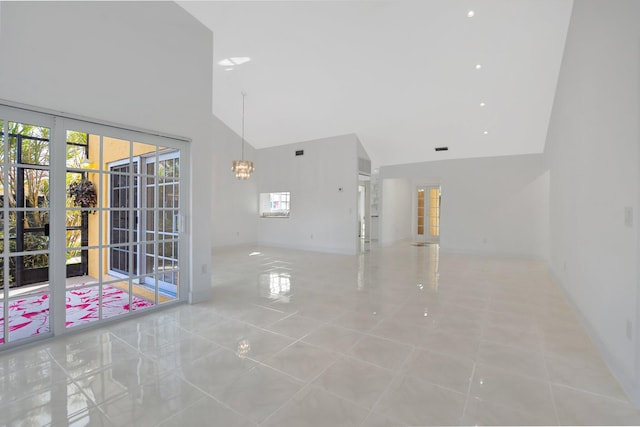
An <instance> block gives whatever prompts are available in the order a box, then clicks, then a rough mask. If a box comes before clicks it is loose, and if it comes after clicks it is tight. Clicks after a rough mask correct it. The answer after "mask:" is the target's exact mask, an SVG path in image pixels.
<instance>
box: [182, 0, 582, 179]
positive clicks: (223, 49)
mask: <svg viewBox="0 0 640 427" xmlns="http://www.w3.org/2000/svg"><path fill="white" fill-rule="evenodd" d="M178 4H179V5H180V6H182V7H183V8H184V9H185V10H187V11H188V12H189V13H191V14H192V15H193V16H195V17H196V18H197V19H198V20H200V21H201V22H202V23H203V24H204V25H206V26H207V27H208V28H210V29H211V30H212V31H213V34H214V36H213V37H214V72H213V80H214V81H213V113H214V114H215V115H216V116H218V117H219V118H220V119H221V120H222V121H224V122H225V123H226V124H227V125H228V126H230V127H231V128H232V129H233V130H234V131H236V132H237V133H238V134H240V132H241V118H242V95H241V92H243V91H244V92H246V93H247V96H246V115H245V118H246V121H245V137H246V140H247V141H248V142H249V143H250V144H251V145H252V146H254V147H255V148H265V147H271V146H276V145H282V144H290V143H294V142H300V141H307V140H312V139H318V138H326V137H331V136H336V135H342V134H349V133H355V134H356V135H357V136H358V137H359V139H360V141H361V142H362V144H363V146H364V147H365V149H366V150H367V152H368V154H369V156H370V157H371V159H372V162H373V164H374V166H384V165H392V164H404V163H413V162H420V161H428V160H438V159H453V158H472V157H487V156H502V155H514V154H527V153H540V152H542V151H543V150H544V144H545V138H546V133H547V127H548V122H549V117H550V115H551V108H552V104H553V97H554V94H555V87H556V81H557V78H558V73H559V69H560V63H561V60H562V53H563V50H564V42H565V38H566V34H567V28H568V24H569V18H570V14H571V8H572V4H573V1H572V0H388V1H359V0H351V1H196V2H178ZM469 11H473V12H474V13H473V16H472V17H469V16H468V15H469ZM229 58H232V59H231V61H232V62H233V61H234V62H242V61H243V60H246V59H237V58H250V61H248V62H244V63H242V64H239V65H233V64H231V63H229V62H228V59H229ZM233 58H236V59H235V60H234V59H233ZM225 59H227V61H224V60H225ZM220 61H222V64H220ZM229 64H231V65H229ZM439 146H448V147H449V150H448V151H440V152H436V151H435V150H434V148H435V147H439Z"/></svg>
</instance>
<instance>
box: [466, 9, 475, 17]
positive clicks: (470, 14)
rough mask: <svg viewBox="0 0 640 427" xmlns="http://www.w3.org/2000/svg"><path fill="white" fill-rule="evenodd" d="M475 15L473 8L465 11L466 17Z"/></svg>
mask: <svg viewBox="0 0 640 427" xmlns="http://www.w3.org/2000/svg"><path fill="white" fill-rule="evenodd" d="M475 15H476V13H475V12H474V11H473V10H470V11H469V12H467V18H473V17H474V16H475Z"/></svg>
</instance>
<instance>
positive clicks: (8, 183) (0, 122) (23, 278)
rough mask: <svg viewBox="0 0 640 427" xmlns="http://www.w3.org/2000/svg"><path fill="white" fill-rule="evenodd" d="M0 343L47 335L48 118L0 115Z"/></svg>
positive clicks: (8, 112)
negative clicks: (0, 141) (0, 145)
mask: <svg viewBox="0 0 640 427" xmlns="http://www.w3.org/2000/svg"><path fill="white" fill-rule="evenodd" d="M0 126H1V128H2V130H1V132H2V133H1V134H0V139H1V140H2V150H1V151H0V249H1V252H2V254H1V257H0V276H1V286H2V292H1V293H0V301H1V303H2V304H1V306H0V329H1V331H2V333H1V334H0V344H4V343H7V342H13V341H18V340H20V339H22V338H26V337H30V336H35V335H40V334H47V333H48V332H49V331H50V326H49V293H50V288H49V262H50V250H49V229H50V228H49V213H50V209H49V200H50V199H49V196H50V193H49V187H50V180H49V178H50V136H51V127H52V120H51V119H50V118H49V117H46V116H40V115H35V114H26V113H23V112H20V111H12V110H7V111H3V112H2V114H0Z"/></svg>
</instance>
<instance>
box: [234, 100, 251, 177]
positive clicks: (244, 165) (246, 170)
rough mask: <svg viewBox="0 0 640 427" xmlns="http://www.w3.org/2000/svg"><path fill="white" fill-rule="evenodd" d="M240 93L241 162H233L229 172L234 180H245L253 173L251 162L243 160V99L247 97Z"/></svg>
mask: <svg viewBox="0 0 640 427" xmlns="http://www.w3.org/2000/svg"><path fill="white" fill-rule="evenodd" d="M241 93H242V157H241V159H242V160H234V161H233V166H232V167H231V170H232V171H234V172H235V174H236V178H238V179H242V180H247V179H249V177H250V176H251V172H253V162H252V161H250V160H245V159H244V98H245V97H246V96H247V94H246V93H245V92H241Z"/></svg>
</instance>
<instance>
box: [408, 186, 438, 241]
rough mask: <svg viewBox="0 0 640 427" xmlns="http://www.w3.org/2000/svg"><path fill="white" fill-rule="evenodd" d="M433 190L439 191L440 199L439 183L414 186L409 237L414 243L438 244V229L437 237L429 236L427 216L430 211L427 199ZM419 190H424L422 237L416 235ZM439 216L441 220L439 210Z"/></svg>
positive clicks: (428, 218) (428, 217)
mask: <svg viewBox="0 0 640 427" xmlns="http://www.w3.org/2000/svg"><path fill="white" fill-rule="evenodd" d="M433 188H438V189H440V198H442V186H441V185H440V184H439V183H430V184H419V185H416V186H415V188H414V191H413V196H412V214H411V218H412V220H411V230H412V231H411V236H412V237H413V240H414V241H417V242H425V243H440V235H441V233H440V227H438V229H439V230H438V231H439V233H438V236H431V235H430V234H429V220H430V216H429V211H430V202H429V200H430V198H429V192H430V190H431V189H433ZM420 190H424V192H425V197H424V201H425V205H424V214H425V215H424V218H425V221H424V233H423V234H422V235H420V234H418V207H419V206H418V192H419V191H420ZM439 207H440V208H441V207H442V206H441V204H440V206H439ZM439 212H440V215H439V218H440V219H441V218H442V210H441V209H439Z"/></svg>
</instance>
